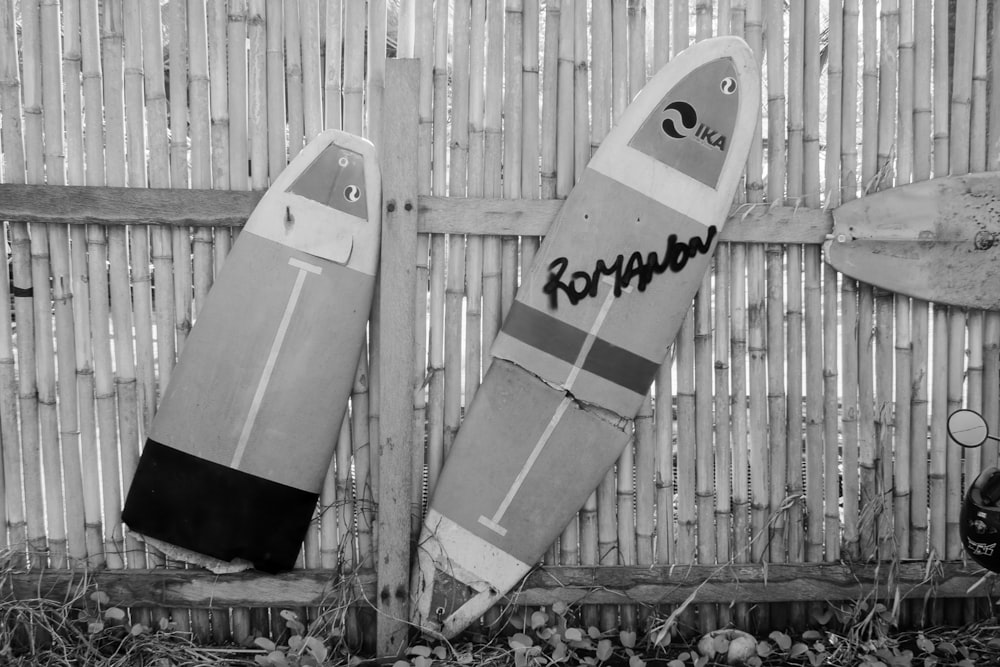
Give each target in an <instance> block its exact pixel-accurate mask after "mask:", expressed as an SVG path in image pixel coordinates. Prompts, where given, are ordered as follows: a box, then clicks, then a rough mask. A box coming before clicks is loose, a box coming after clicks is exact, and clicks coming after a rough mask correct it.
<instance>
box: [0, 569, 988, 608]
mask: <svg viewBox="0 0 1000 667" xmlns="http://www.w3.org/2000/svg"><path fill="white" fill-rule="evenodd" d="M894 567H895V569H893V568H892V567H891V566H890V564H888V563H882V564H880V565H872V564H850V563H767V564H737V565H733V564H730V565H658V566H653V567H625V566H600V567H544V568H540V569H538V570H536V571H535V572H533V573H531V574H530V575H529V576H528V577H527V578H526V579H525V580H524V582H523V583H522V585H521V586H520V587H519V588H518V589H516V590H515V591H514V592H513V593H512V594H511V596H510V602H511V603H513V604H516V605H526V606H548V605H552V604H554V603H555V602H565V603H567V604H643V605H659V604H681V603H683V602H685V601H686V600H688V599H689V598H692V599H693V600H696V601H697V602H704V603H721V604H729V603H731V602H733V601H734V600H735V601H741V600H742V601H753V602H755V603H764V602H807V601H816V600H828V601H843V600H860V599H864V598H867V597H868V596H870V595H872V594H873V593H877V594H878V595H879V597H880V599H883V600H885V599H891V598H892V597H893V596H894V595H895V593H896V591H897V590H898V592H899V595H900V596H901V597H903V598H907V599H922V598H923V597H924V596H927V595H930V596H931V597H936V598H967V597H989V596H995V595H996V594H997V590H996V586H997V584H996V578H994V577H990V578H989V579H987V580H986V581H982V578H983V575H984V571H983V570H982V569H981V568H978V567H975V566H970V565H968V564H965V563H963V562H961V561H947V562H938V563H935V564H934V565H933V567H928V564H927V563H926V562H924V561H903V562H900V563H898V564H896V565H895V566H894ZM2 590H3V592H4V593H5V594H6V595H5V597H8V599H9V598H10V597H13V598H14V599H17V600H28V599H37V598H44V599H50V600H57V601H69V600H73V599H76V598H79V597H81V595H83V594H86V595H89V593H90V592H91V591H94V590H100V591H103V592H105V593H107V595H108V598H109V600H110V603H111V604H114V605H118V606H122V607H125V606H142V607H146V606H150V607H194V608H225V607H317V606H333V605H342V604H350V603H353V604H370V605H372V606H375V605H376V604H377V591H376V579H375V575H374V573H371V572H362V573H356V574H349V575H343V576H342V575H339V574H338V573H337V572H335V571H333V570H295V571H293V572H287V573H284V574H279V575H267V574H262V573H259V572H256V571H247V572H241V573H238V574H227V575H222V576H217V575H213V574H211V573H209V572H206V571H204V570H182V569H157V570H98V571H79V570H78V571H71V570H45V571H41V572H38V571H16V572H9V573H7V575H6V577H5V579H4V581H3V584H2ZM692 596H693V597H692Z"/></svg>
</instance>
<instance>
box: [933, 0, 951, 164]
mask: <svg viewBox="0 0 1000 667" xmlns="http://www.w3.org/2000/svg"><path fill="white" fill-rule="evenodd" d="M948 24H949V3H948V2H947V0H935V2H934V20H933V25H934V55H933V73H932V77H933V79H934V97H933V105H932V110H933V118H934V122H933V128H934V149H933V151H934V153H933V155H934V157H933V169H934V175H935V176H945V175H947V173H948V167H949V164H948V158H949V155H950V152H949V151H950V148H949V143H950V142H949V136H948V129H949V126H950V121H949V116H948V112H949V108H948V106H949V105H948V101H949V91H950V89H951V86H950V84H949V76H950V74H949V68H950V66H951V63H950V60H949V54H950V51H951V49H950V44H949V39H948Z"/></svg>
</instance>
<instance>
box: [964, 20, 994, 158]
mask: <svg viewBox="0 0 1000 667" xmlns="http://www.w3.org/2000/svg"><path fill="white" fill-rule="evenodd" d="M988 25H989V8H988V6H987V3H986V1H985V0H978V1H977V2H976V17H975V28H974V32H975V53H974V56H973V63H972V111H971V113H972V118H971V121H970V129H969V136H970V142H969V170H970V171H985V170H986V152H987V150H986V147H987V142H986V141H982V140H981V139H982V138H983V137H986V110H987V98H988V79H989V70H988V66H987V58H988V51H989V48H988V38H987V32H986V31H987V26H988ZM972 138H978V139H980V140H977V141H972V140H971V139H972Z"/></svg>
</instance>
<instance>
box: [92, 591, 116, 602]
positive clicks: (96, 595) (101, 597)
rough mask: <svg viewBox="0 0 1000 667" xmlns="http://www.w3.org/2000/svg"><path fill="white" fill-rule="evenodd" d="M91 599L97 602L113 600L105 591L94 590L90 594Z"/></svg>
mask: <svg viewBox="0 0 1000 667" xmlns="http://www.w3.org/2000/svg"><path fill="white" fill-rule="evenodd" d="M90 599H91V600H93V601H94V602H96V603H97V604H107V603H109V602H111V598H110V597H108V594H107V593H105V592H104V591H94V592H93V593H91V594H90Z"/></svg>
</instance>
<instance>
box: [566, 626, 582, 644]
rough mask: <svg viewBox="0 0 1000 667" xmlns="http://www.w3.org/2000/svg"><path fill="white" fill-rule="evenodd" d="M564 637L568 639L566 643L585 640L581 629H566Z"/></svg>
mask: <svg viewBox="0 0 1000 667" xmlns="http://www.w3.org/2000/svg"><path fill="white" fill-rule="evenodd" d="M563 636H564V637H565V638H566V641H570V642H578V641H581V640H582V639H583V632H582V631H581V630H580V628H566V632H565V634H564V635H563Z"/></svg>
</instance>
